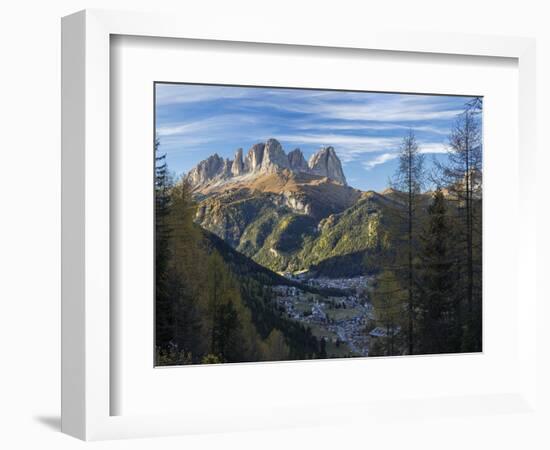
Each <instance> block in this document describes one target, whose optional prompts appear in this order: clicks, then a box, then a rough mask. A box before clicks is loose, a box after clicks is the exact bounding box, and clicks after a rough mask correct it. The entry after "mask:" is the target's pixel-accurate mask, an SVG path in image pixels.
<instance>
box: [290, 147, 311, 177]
mask: <svg viewBox="0 0 550 450" xmlns="http://www.w3.org/2000/svg"><path fill="white" fill-rule="evenodd" d="M288 165H289V166H290V170H292V171H294V172H309V166H308V165H307V162H306V159H305V158H304V155H303V154H302V151H301V150H300V149H299V148H296V149H294V150H292V151H291V152H290V153H289V154H288Z"/></svg>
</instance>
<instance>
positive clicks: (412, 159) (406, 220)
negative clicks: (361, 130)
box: [391, 131, 425, 355]
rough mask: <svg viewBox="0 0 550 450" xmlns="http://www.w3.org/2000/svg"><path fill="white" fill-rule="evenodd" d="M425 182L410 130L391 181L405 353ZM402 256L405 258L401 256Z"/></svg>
mask: <svg viewBox="0 0 550 450" xmlns="http://www.w3.org/2000/svg"><path fill="white" fill-rule="evenodd" d="M424 183H425V172H424V155H423V154H421V152H420V148H419V146H418V143H417V140H416V137H415V134H414V132H413V131H410V132H409V133H408V134H407V135H406V136H405V137H404V138H403V141H402V144H401V147H400V150H399V164H398V167H397V171H396V173H395V175H394V177H393V179H392V181H391V186H392V188H394V189H395V190H396V191H397V193H396V199H397V200H398V202H399V203H400V206H399V207H397V208H396V209H395V210H394V212H393V214H395V215H396V220H394V223H396V227H397V230H396V231H395V232H394V233H395V234H396V235H397V236H398V238H397V243H396V245H395V251H396V254H397V258H396V267H395V268H394V270H395V273H396V275H397V277H398V278H399V279H400V281H401V282H402V284H403V286H404V289H405V290H406V293H407V347H408V353H409V354H411V355H412V354H413V353H414V341H415V334H414V333H415V330H414V321H415V264H414V259H415V255H416V252H417V245H416V242H417V235H418V232H419V230H418V229H417V228H418V227H417V225H418V222H419V218H418V216H419V212H420V202H421V194H422V189H423V186H424ZM403 250H404V251H403ZM403 256H404V258H403Z"/></svg>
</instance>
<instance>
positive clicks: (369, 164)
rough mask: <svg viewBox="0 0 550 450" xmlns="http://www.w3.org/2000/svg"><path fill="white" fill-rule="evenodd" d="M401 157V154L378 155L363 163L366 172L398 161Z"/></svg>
mask: <svg viewBox="0 0 550 450" xmlns="http://www.w3.org/2000/svg"><path fill="white" fill-rule="evenodd" d="M397 157H399V153H397V152H395V153H382V154H381V155H378V156H377V157H375V158H373V159H370V160H368V161H363V163H362V165H363V167H364V168H365V169H366V170H371V169H373V168H374V167H376V166H379V165H380V164H384V163H386V162H388V161H391V160H393V159H396V158H397Z"/></svg>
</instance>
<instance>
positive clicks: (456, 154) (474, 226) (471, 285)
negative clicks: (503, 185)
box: [438, 98, 483, 351]
mask: <svg viewBox="0 0 550 450" xmlns="http://www.w3.org/2000/svg"><path fill="white" fill-rule="evenodd" d="M481 111H482V100H481V98H475V99H474V100H472V101H470V102H468V103H467V104H466V105H465V109H464V112H462V113H461V114H460V115H459V116H458V117H457V119H456V122H455V126H454V128H453V130H452V132H451V134H450V136H449V151H448V153H447V162H446V163H445V164H439V165H438V175H439V181H440V183H441V184H442V185H444V186H446V188H447V190H448V197H449V199H450V200H451V201H453V202H454V204H455V211H456V215H455V234H456V242H455V245H454V250H455V259H456V262H457V264H458V267H459V269H458V270H459V271H460V275H459V276H460V280H461V284H460V286H459V289H460V294H461V296H462V297H463V298H464V301H465V309H466V321H465V327H464V341H463V348H462V350H463V351H481V289H482V286H481V258H482V247H481V246H482V236H481V234H482V233H481V231H482V230H481V220H482V214H481V212H482V169H483V167H482V162H483V161H482V150H483V143H482V128H481Z"/></svg>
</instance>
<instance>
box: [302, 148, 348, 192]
mask: <svg viewBox="0 0 550 450" xmlns="http://www.w3.org/2000/svg"><path fill="white" fill-rule="evenodd" d="M308 165H309V169H310V171H311V173H312V174H314V175H320V176H322V177H327V178H330V179H331V180H335V181H337V182H339V183H341V184H343V185H347V183H346V177H345V175H344V171H343V170H342V164H341V163H340V159H339V158H338V156H337V155H336V152H335V151H334V147H322V148H321V150H319V151H318V152H317V153H315V154H314V155H312V156H311V158H310V159H309V164H308Z"/></svg>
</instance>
